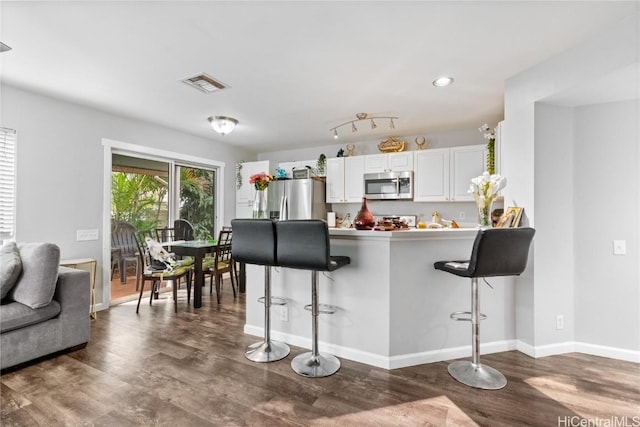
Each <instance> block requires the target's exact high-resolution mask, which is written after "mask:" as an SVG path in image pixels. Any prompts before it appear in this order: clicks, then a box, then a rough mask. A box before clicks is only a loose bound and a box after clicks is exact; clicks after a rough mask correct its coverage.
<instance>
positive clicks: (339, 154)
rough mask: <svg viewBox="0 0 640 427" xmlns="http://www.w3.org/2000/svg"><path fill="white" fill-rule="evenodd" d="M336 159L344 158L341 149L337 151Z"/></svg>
mask: <svg viewBox="0 0 640 427" xmlns="http://www.w3.org/2000/svg"><path fill="white" fill-rule="evenodd" d="M336 157H344V150H343V149H342V148H341V149H339V150H338V154H336Z"/></svg>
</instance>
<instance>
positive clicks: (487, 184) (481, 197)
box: [469, 171, 507, 228]
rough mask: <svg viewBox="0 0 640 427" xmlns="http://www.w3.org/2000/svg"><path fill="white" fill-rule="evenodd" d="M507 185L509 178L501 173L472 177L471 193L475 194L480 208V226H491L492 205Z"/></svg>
mask: <svg viewBox="0 0 640 427" xmlns="http://www.w3.org/2000/svg"><path fill="white" fill-rule="evenodd" d="M506 185H507V179H506V178H505V177H503V176H500V175H495V174H494V175H490V174H489V172H486V171H485V172H484V173H483V174H482V175H480V176H478V177H475V178H473V179H471V185H470V186H469V193H470V194H473V197H474V198H475V200H476V206H477V208H478V227H479V228H491V206H492V205H493V201H494V200H495V198H496V197H497V196H498V192H499V191H500V190H502V189H503V188H504V187H505V186H506Z"/></svg>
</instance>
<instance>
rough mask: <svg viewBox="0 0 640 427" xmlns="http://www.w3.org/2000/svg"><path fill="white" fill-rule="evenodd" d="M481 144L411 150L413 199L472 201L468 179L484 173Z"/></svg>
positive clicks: (482, 147)
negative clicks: (412, 153)
mask: <svg viewBox="0 0 640 427" xmlns="http://www.w3.org/2000/svg"><path fill="white" fill-rule="evenodd" d="M485 155H486V148H485V146H484V145H468V146H463V147H451V148H439V149H432V150H424V151H417V152H416V153H415V161H414V165H415V171H414V189H413V191H414V196H413V200H414V201H415V202H442V201H456V202H460V201H464V202H466V201H473V196H472V195H470V194H469V193H468V192H467V191H468V190H469V184H471V178H475V177H476V176H478V175H482V172H484V166H485V164H484V162H485Z"/></svg>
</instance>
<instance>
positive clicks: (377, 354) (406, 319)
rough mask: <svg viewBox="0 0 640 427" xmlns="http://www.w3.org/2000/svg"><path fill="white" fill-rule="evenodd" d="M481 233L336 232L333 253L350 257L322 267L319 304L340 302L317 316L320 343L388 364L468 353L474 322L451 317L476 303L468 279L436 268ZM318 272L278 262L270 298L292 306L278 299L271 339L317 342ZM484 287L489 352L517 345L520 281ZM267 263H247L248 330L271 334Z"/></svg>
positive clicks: (458, 256)
mask: <svg viewBox="0 0 640 427" xmlns="http://www.w3.org/2000/svg"><path fill="white" fill-rule="evenodd" d="M476 232H477V230H476V229H474V228H467V229H465V228H461V229H430V230H417V229H410V230H402V231H359V230H353V229H330V236H331V254H332V255H347V256H350V257H351V264H350V265H349V266H347V267H345V268H342V269H340V270H338V271H336V272H333V273H328V274H321V275H320V285H319V291H318V293H319V299H320V303H321V304H329V305H332V306H334V307H336V308H337V310H336V312H335V313H334V314H322V315H321V316H320V318H319V322H320V326H319V334H320V335H319V339H320V348H321V349H322V351H325V352H327V353H332V354H335V355H336V356H338V357H342V358H345V359H350V360H355V361H358V362H362V363H366V364H369V365H373V366H377V367H382V368H386V369H394V368H400V367H404V366H412V365H419V364H422V363H429V362H435V361H440V360H447V359H452V358H458V357H465V356H469V355H470V354H471V346H470V344H469V342H470V339H469V338H470V334H471V331H470V324H469V323H467V322H455V321H452V320H451V319H450V318H449V314H450V313H451V312H454V311H460V310H469V309H470V284H469V282H468V281H467V280H465V279H461V278H458V277H454V276H452V275H450V274H443V273H442V272H438V271H436V270H434V268H433V263H434V262H435V261H439V260H464V259H467V258H468V257H469V254H470V253H471V247H472V244H473V241H474V239H475V236H476ZM310 280H311V273H310V272H309V271H305V270H292V269H287V268H274V269H273V271H272V295H274V296H279V297H282V298H285V299H286V301H287V305H285V306H274V307H273V308H272V310H273V312H272V315H271V336H272V337H273V338H274V339H277V340H281V341H285V342H287V343H289V344H292V345H296V346H300V347H304V348H310V347H311V339H310V337H311V329H310V327H309V316H310V313H309V312H308V311H306V310H305V309H304V306H305V305H307V304H309V303H310V302H311V295H310V286H309V284H310ZM490 282H491V285H492V286H493V287H494V289H491V288H489V287H487V286H482V290H481V294H482V296H483V297H482V300H481V301H482V303H481V304H482V308H483V312H484V313H486V314H488V316H489V318H488V319H487V320H485V321H484V322H483V325H482V332H483V336H482V344H481V348H482V353H483V354H487V353H491V352H497V351H505V350H510V349H514V348H515V340H514V337H515V326H514V324H515V321H514V295H513V285H512V283H513V281H512V279H510V278H492V279H491V280H490ZM263 284H264V270H263V267H261V266H253V265H247V300H246V301H247V303H246V304H247V309H246V324H245V328H244V331H245V333H247V334H251V335H256V336H262V335H263V318H264V307H263V305H262V304H261V303H259V302H258V301H257V299H258V298H259V297H261V296H263V295H264V287H263Z"/></svg>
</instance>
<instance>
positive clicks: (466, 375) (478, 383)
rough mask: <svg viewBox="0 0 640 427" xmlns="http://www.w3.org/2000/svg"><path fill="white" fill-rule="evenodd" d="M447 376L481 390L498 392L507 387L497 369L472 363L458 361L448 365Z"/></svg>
mask: <svg viewBox="0 0 640 427" xmlns="http://www.w3.org/2000/svg"><path fill="white" fill-rule="evenodd" d="M448 370H449V374H450V375H451V376H452V377H453V378H455V379H456V380H457V381H459V382H461V383H462V384H466V385H468V386H471V387H475V388H481V389H483V390H499V389H501V388H503V387H504V386H506V385H507V379H506V378H505V376H504V375H502V374H501V373H500V371H498V370H497V369H494V368H492V367H490V366H486V365H481V364H479V363H478V364H475V363H472V362H466V361H458V362H453V363H451V364H449V368H448Z"/></svg>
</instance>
